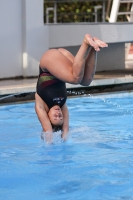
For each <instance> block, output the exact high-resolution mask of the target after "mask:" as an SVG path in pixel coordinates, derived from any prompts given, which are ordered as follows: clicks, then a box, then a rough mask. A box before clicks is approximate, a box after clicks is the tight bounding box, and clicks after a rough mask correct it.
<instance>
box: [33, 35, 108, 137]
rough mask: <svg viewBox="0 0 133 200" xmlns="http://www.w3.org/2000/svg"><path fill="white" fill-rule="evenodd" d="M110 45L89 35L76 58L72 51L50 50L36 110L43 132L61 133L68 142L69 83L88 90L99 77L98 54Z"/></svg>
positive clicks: (44, 58)
mask: <svg viewBox="0 0 133 200" xmlns="http://www.w3.org/2000/svg"><path fill="white" fill-rule="evenodd" d="M107 46H108V45H107V44H106V43H105V42H103V41H101V40H99V39H98V38H95V37H91V36H90V35H89V34H86V35H85V36H84V40H83V42H82V44H81V46H80V48H79V50H78V52H77V54H76V56H75V57H74V56H73V55H72V54H71V53H70V52H69V51H67V50H65V49H63V48H59V49H50V50H48V51H47V52H46V53H44V54H43V56H42V58H41V60H40V74H39V77H38V82H37V91H36V94H35V110H36V113H37V116H38V119H39V121H40V123H41V125H42V128H43V131H44V132H45V133H48V134H50V135H51V136H50V137H52V132H53V131H55V130H61V131H62V134H61V137H62V138H63V139H64V140H65V139H66V138H67V133H68V131H69V113H68V108H67V105H66V99H67V92H66V86H65V82H67V83H71V84H80V85H82V86H88V85H89V84H90V83H91V81H92V79H93V76H94V74H95V69H96V60H97V58H96V57H97V52H98V51H100V48H104V47H107Z"/></svg>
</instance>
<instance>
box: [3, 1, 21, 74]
mask: <svg viewBox="0 0 133 200" xmlns="http://www.w3.org/2000/svg"><path fill="white" fill-rule="evenodd" d="M20 22H21V0H12V1H9V0H4V1H0V78H5V77H9V76H10V77H13V76H20V75H21V74H22V40H21V23H20Z"/></svg>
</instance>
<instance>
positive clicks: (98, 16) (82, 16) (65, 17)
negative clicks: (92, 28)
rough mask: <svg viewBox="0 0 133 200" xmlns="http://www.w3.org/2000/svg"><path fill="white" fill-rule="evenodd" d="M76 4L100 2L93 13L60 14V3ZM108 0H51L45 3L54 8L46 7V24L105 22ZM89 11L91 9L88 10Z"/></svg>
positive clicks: (94, 7)
mask: <svg viewBox="0 0 133 200" xmlns="http://www.w3.org/2000/svg"><path fill="white" fill-rule="evenodd" d="M75 2H82V3H85V2H100V3H101V4H100V5H95V6H93V11H91V12H79V13H75V12H69V13H66V12H62V13H60V12H58V9H57V8H58V3H69V4H71V3H75ZM107 2H108V0H89V1H86V0H78V1H75V0H71V1H70V0H49V1H44V3H47V4H52V6H49V7H46V9H45V11H44V22H45V23H46V24H49V23H54V24H57V23H70V22H71V23H73V22H74V23H75V22H78V23H79V22H105V21H106V19H105V18H106V13H105V6H106V3H107ZM88 9H89V8H88Z"/></svg>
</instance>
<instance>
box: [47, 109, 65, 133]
mask: <svg viewBox="0 0 133 200" xmlns="http://www.w3.org/2000/svg"><path fill="white" fill-rule="evenodd" d="M48 117H49V120H50V122H51V125H52V128H53V129H54V127H62V124H63V114H62V111H61V109H60V107H59V106H58V105H55V106H53V107H52V108H50V110H49V112H48ZM60 130H61V128H60Z"/></svg>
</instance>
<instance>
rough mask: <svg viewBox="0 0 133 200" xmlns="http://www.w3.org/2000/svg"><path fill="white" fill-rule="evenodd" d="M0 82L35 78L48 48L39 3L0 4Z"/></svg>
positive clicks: (17, 0)
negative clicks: (2, 80) (40, 61)
mask: <svg viewBox="0 0 133 200" xmlns="http://www.w3.org/2000/svg"><path fill="white" fill-rule="evenodd" d="M0 46H1V48H0V79H2V78H11V77H18V76H37V74H38V62H39V60H40V56H41V55H42V54H43V52H44V51H46V50H47V49H48V48H49V44H48V28H47V27H45V26H44V23H43V0H39V1H38V0H34V1H33V0H12V1H9V0H4V1H0Z"/></svg>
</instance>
